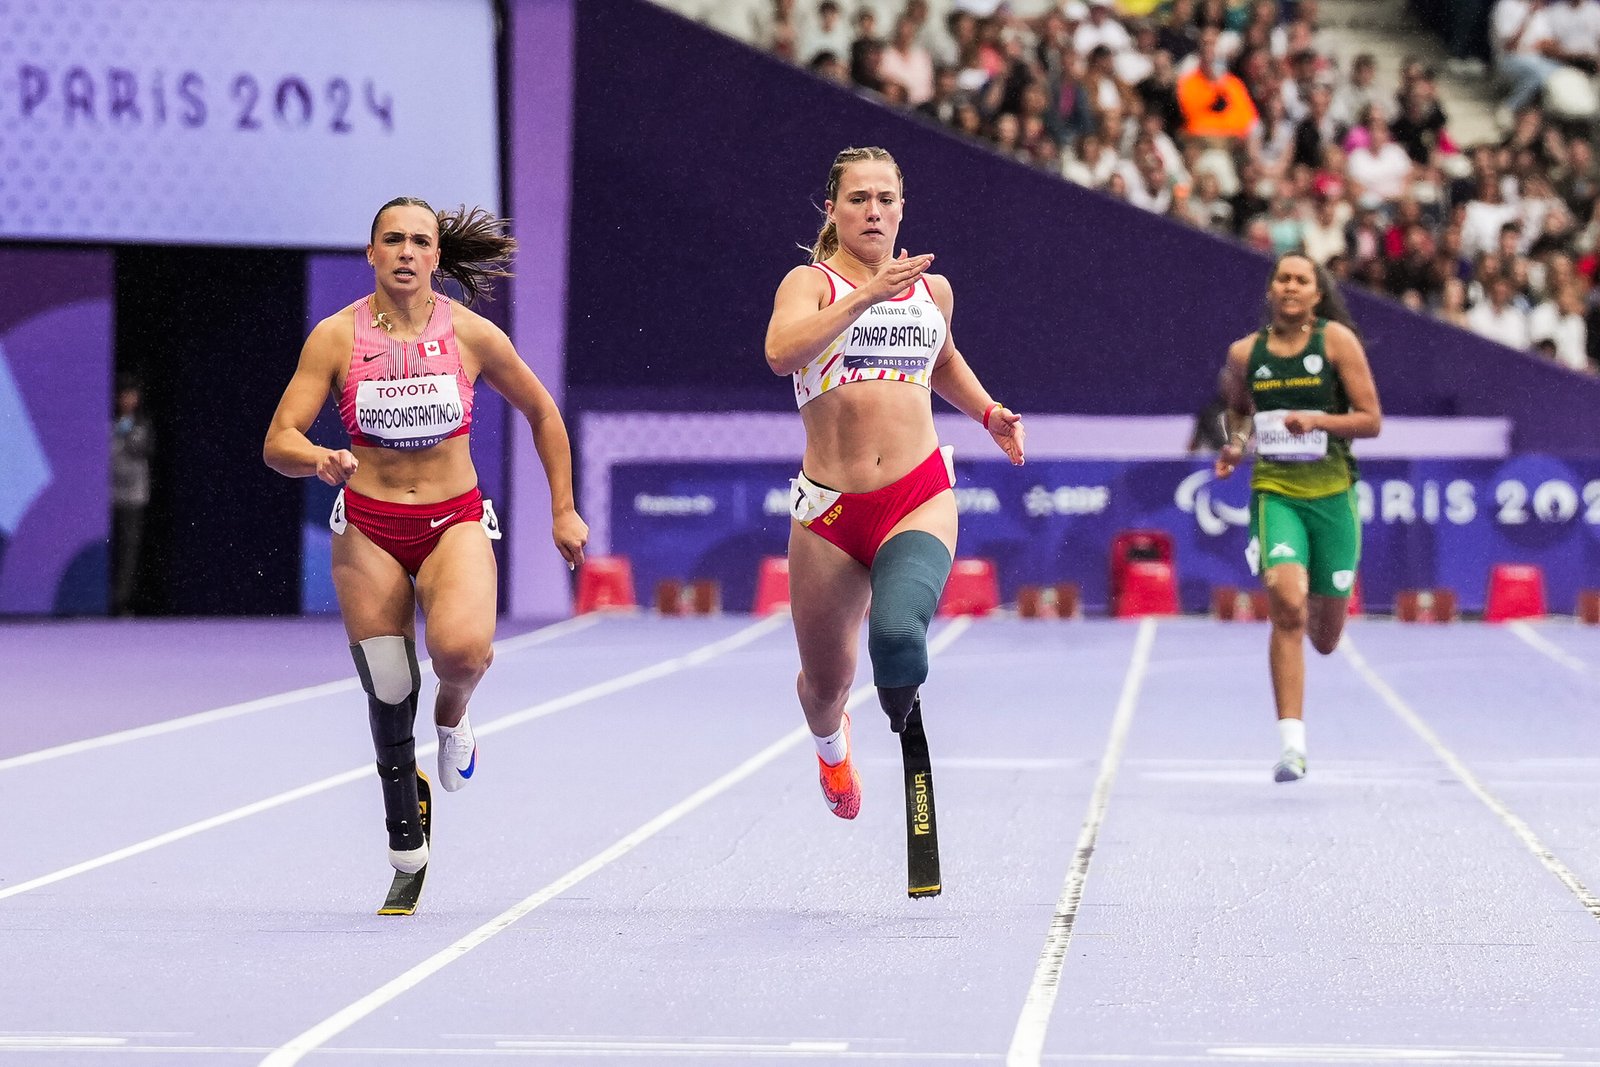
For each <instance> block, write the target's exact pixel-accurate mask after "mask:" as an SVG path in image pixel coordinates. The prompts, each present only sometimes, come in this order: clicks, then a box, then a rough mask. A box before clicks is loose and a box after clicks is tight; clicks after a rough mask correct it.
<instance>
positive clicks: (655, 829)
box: [260, 616, 972, 1067]
mask: <svg viewBox="0 0 1600 1067" xmlns="http://www.w3.org/2000/svg"><path fill="white" fill-rule="evenodd" d="M772 618H774V619H778V620H781V621H787V620H784V619H783V617H782V616H772ZM971 625H972V620H971V619H970V618H969V617H967V616H961V617H959V618H956V619H954V620H952V621H951V623H950V624H949V625H948V626H946V627H945V628H944V629H943V630H941V631H939V633H938V634H936V635H935V636H934V637H933V638H932V639H931V640H930V641H929V642H928V655H929V657H930V658H931V657H932V656H935V655H937V654H938V653H939V652H941V651H943V650H944V649H945V648H946V647H948V646H949V645H950V643H951V642H953V641H954V640H955V639H956V638H957V637H959V636H961V634H963V633H965V632H966V630H967V629H968V628H969V627H970V626H971ZM876 693H877V690H876V689H875V688H874V687H873V686H871V685H863V686H860V687H858V688H857V689H855V690H854V691H853V692H852V693H851V694H850V698H849V699H848V700H847V701H846V702H845V707H846V708H847V709H848V708H853V707H855V706H856V705H858V704H860V703H862V702H863V701H865V700H866V699H867V698H868V697H870V696H874V695H875V694H876ZM810 735H811V733H810V731H809V730H808V729H807V728H806V727H805V726H804V725H802V726H799V727H796V728H795V729H794V730H791V731H790V732H789V733H787V734H784V735H783V736H782V737H780V738H779V739H778V740H776V741H774V742H773V743H772V744H770V745H768V746H767V747H766V748H764V749H762V750H761V751H760V752H757V753H756V754H755V755H754V756H751V757H750V758H749V759H747V760H745V761H744V762H743V763H741V764H739V765H738V766H737V767H735V768H733V769H732V770H731V771H728V772H727V773H726V774H724V775H722V776H721V777H719V778H717V779H716V780H714V781H712V782H711V783H710V784H708V785H705V786H702V787H701V788H700V789H697V790H696V791H695V792H693V793H691V794H689V796H687V797H685V798H684V799H682V800H680V801H678V802H677V803H676V804H674V805H672V806H671V807H670V808H668V809H666V810H665V811H663V812H662V813H661V814H659V815H657V816H655V817H654V818H652V819H649V820H648V821H646V822H644V823H643V824H641V825H640V826H639V827H637V828H636V829H634V830H633V831H631V832H630V833H628V834H626V835H624V836H623V837H620V838H618V839H617V840H616V841H615V842H613V843H612V844H611V845H610V846H608V847H607V848H605V849H603V850H601V851H600V852H597V853H595V854H594V855H593V856H591V857H589V858H588V859H587V860H584V861H583V862H582V863H580V864H578V866H576V867H574V868H572V870H570V871H568V872H567V873H566V874H564V875H562V876H561V877H560V878H557V879H556V880H555V881H553V882H551V883H550V884H549V885H547V886H545V887H544V888H543V889H540V890H538V891H537V892H535V893H533V894H532V895H530V896H528V897H525V898H524V899H522V900H521V901H519V902H517V903H516V904H513V905H512V906H511V907H509V908H507V909H506V910H505V911H503V912H501V913H500V914H499V915H497V916H495V917H494V918H493V919H490V920H489V921H488V922H486V923H484V924H483V925H482V926H480V927H478V928H477V929H476V930H473V931H472V932H470V933H468V934H466V935H464V936H463V937H461V938H460V939H459V940H457V941H456V942H454V943H453V944H450V945H447V946H445V947H444V948H442V949H440V950H439V951H438V952H435V953H434V954H433V955H432V956H429V957H428V958H427V959H425V960H423V961H422V962H421V963H419V964H417V965H416V966H415V967H412V968H411V969H410V970H407V971H405V972H404V973H402V974H400V975H397V976H396V977H395V978H393V979H391V980H390V981H388V982H385V983H384V984H383V985H381V986H379V987H378V988H377V989H375V990H373V991H372V992H371V993H368V994H367V995H366V996H364V997H362V998H361V999H360V1000H357V1001H356V1002H355V1003H353V1004H351V1005H349V1006H348V1007H345V1008H342V1009H340V1010H339V1011H337V1012H335V1013H334V1014H332V1015H330V1016H328V1018H326V1019H324V1020H323V1021H322V1022H320V1023H317V1024H316V1025H315V1026H313V1027H311V1028H310V1029H308V1030H306V1031H305V1032H304V1033H302V1034H299V1035H298V1036H296V1037H294V1038H291V1039H290V1040H289V1041H288V1042H286V1043H285V1044H284V1045H282V1046H281V1047H279V1048H278V1049H276V1050H274V1051H273V1052H272V1053H271V1054H270V1055H268V1056H267V1057H266V1058H265V1059H263V1060H262V1061H261V1065H260V1067H292V1065H293V1064H296V1063H299V1062H300V1059H301V1057H303V1056H305V1055H306V1053H308V1052H312V1051H314V1050H316V1049H318V1048H321V1047H322V1046H323V1045H325V1044H327V1042H328V1041H330V1040H331V1039H333V1038H335V1037H337V1036H338V1035H339V1034H341V1033H343V1032H344V1031H345V1030H348V1029H349V1028H350V1027H352V1026H354V1025H355V1024H356V1023H358V1022H360V1021H361V1020H362V1019H364V1018H366V1017H367V1016H368V1015H371V1014H372V1013H373V1012H375V1011H377V1010H378V1009H379V1008H381V1007H383V1006H384V1005H385V1004H388V1003H389V1002H390V1001H392V1000H394V999H395V998H396V997H398V996H400V995H401V994H402V993H405V992H406V991H407V990H410V989H413V988H415V987H416V986H418V985H420V984H421V983H422V982H424V981H426V980H427V979H428V978H430V977H432V976H433V975H434V974H437V973H438V972H439V971H441V970H443V969H444V968H445V967H447V966H449V965H450V964H452V963H454V962H455V961H456V960H458V959H460V958H461V957H462V956H465V955H466V954H467V953H469V952H471V951H472V950H473V949H475V948H477V947H478V946H480V945H482V944H483V943H484V942H486V941H488V940H489V939H490V938H492V937H494V936H495V935H496V934H498V933H502V932H503V931H505V930H506V929H508V928H510V927H511V926H512V925H513V924H514V923H516V922H517V921H518V920H519V919H521V918H523V917H524V916H526V915H528V914H529V913H530V912H532V911H534V910H535V909H537V908H539V907H542V906H543V905H545V904H547V903H549V902H550V901H551V900H554V899H555V898H556V897H558V896H560V895H561V894H562V893H565V892H566V891H567V890H569V889H571V888H572V887H573V886H575V885H577V884H578V883H579V882H582V881H583V880H584V879H585V878H587V877H589V876H590V875H591V874H594V873H595V872H596V871H599V870H600V869H602V868H603V867H606V866H608V865H609V864H612V863H614V862H616V861H617V860H619V859H621V858H622V857H623V856H626V855H627V854H628V853H630V852H632V851H633V850H634V849H636V848H638V847H639V846H640V845H642V844H644V843H645V842H646V841H648V840H650V839H651V838H652V837H654V836H655V835H656V834H659V833H660V832H661V831H663V830H665V829H667V828H668V827H670V826H672V825H673V824H674V823H676V822H678V821H679V820H680V819H682V818H684V817H685V816H687V815H689V814H691V813H692V812H694V811H695V810H696V809H697V808H699V807H701V806H702V805H704V804H705V803H707V802H708V801H710V800H714V799H715V798H716V797H718V796H720V795H721V794H723V793H725V792H727V791H728V790H729V789H732V788H733V787H734V786H736V785H738V784H739V783H740V782H742V781H744V780H745V779H746V778H749V777H750V776H751V775H753V774H755V773H756V772H757V771H759V770H761V769H762V768H763V767H765V766H766V765H767V764H769V763H771V762H772V761H773V760H775V759H777V758H778V757H779V756H781V755H783V754H784V753H785V752H787V751H788V750H789V749H791V748H793V747H795V746H796V745H798V744H800V743H801V742H803V741H805V740H806V739H807V738H808V737H810Z"/></svg>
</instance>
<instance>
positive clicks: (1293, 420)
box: [1283, 411, 1322, 433]
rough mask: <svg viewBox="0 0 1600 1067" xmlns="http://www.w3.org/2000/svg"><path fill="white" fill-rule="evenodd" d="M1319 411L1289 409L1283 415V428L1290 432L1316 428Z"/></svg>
mask: <svg viewBox="0 0 1600 1067" xmlns="http://www.w3.org/2000/svg"><path fill="white" fill-rule="evenodd" d="M1321 414H1322V412H1320V411H1291V412H1289V414H1287V415H1285V416H1284V417H1283V428H1284V429H1285V430H1288V431H1289V432H1290V433H1310V432H1311V431H1312V430H1315V429H1316V428H1317V423H1316V420H1317V418H1318V417H1319V416H1320V415H1321Z"/></svg>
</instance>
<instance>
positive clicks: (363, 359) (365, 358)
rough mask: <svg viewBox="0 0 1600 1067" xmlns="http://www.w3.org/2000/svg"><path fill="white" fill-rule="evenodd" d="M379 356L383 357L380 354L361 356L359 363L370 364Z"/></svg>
mask: <svg viewBox="0 0 1600 1067" xmlns="http://www.w3.org/2000/svg"><path fill="white" fill-rule="evenodd" d="M381 355H383V353H382V352H374V353H372V355H370V356H362V357H361V362H363V363H371V362H372V361H373V360H375V359H377V358H378V357H379V356H381Z"/></svg>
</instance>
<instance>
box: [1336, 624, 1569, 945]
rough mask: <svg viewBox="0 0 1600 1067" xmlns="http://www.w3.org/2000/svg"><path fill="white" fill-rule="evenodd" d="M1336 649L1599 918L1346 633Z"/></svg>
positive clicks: (1528, 830)
mask: <svg viewBox="0 0 1600 1067" xmlns="http://www.w3.org/2000/svg"><path fill="white" fill-rule="evenodd" d="M1339 647H1340V648H1341V649H1342V650H1343V651H1344V654H1345V656H1346V658H1348V659H1349V660H1350V663H1351V664H1352V665H1353V666H1354V667H1355V669H1356V673H1357V674H1359V675H1361V677H1362V678H1363V679H1364V680H1365V681H1366V683H1367V684H1368V685H1369V686H1371V687H1372V688H1373V690H1374V691H1375V692H1376V693H1377V694H1378V696H1379V697H1381V698H1382V699H1383V702H1384V703H1385V704H1387V705H1389V710H1390V711H1392V712H1394V713H1395V714H1396V715H1398V716H1399V717H1400V721H1402V722H1404V723H1405V724H1406V725H1407V726H1409V727H1411V729H1412V732H1414V733H1415V734H1416V735H1417V736H1418V737H1420V738H1422V740H1423V741H1424V742H1425V743H1426V744H1427V745H1428V747H1429V748H1431V749H1433V751H1434V754H1435V755H1437V756H1438V757H1439V758H1440V759H1441V760H1443V761H1444V765H1445V766H1446V767H1449V768H1450V773H1452V774H1454V775H1455V776H1456V777H1457V778H1459V779H1461V782H1462V784H1463V785H1465V786H1466V787H1467V788H1468V789H1469V790H1471V791H1472V794H1473V795H1474V796H1476V797H1477V798H1478V799H1479V800H1481V801H1483V803H1484V805H1485V806H1486V807H1488V809H1489V810H1490V811H1492V812H1494V813H1495V814H1496V815H1497V816H1499V817H1500V821H1501V822H1503V823H1505V824H1506V826H1508V827H1509V828H1510V829H1511V832H1512V833H1514V834H1516V835H1517V839H1518V840H1520V841H1521V842H1522V843H1523V844H1524V845H1526V846H1527V848H1528V851H1529V852H1532V853H1533V854H1534V856H1535V857H1536V858H1537V859H1538V860H1539V862H1540V863H1542V864H1544V865H1545V868H1546V869H1547V870H1548V871H1549V872H1550V873H1551V874H1553V875H1555V876H1556V877H1557V878H1559V879H1560V880H1561V884H1562V885H1564V886H1566V887H1567V888H1568V889H1569V890H1571V891H1572V895H1573V896H1575V897H1577V898H1578V903H1579V904H1582V905H1583V907H1584V909H1585V910H1586V911H1588V913H1589V914H1590V915H1592V916H1594V917H1595V918H1596V919H1600V897H1596V896H1595V895H1594V894H1593V893H1591V892H1589V889H1588V887H1587V886H1585V885H1584V884H1583V882H1581V881H1580V880H1579V879H1578V876H1577V875H1576V874H1574V873H1572V869H1571V868H1569V867H1568V866H1567V865H1566V864H1565V863H1562V862H1561V861H1560V860H1559V859H1557V858H1556V855H1555V853H1553V852H1551V851H1550V849H1549V848H1547V847H1545V843H1544V842H1543V841H1541V840H1539V835H1538V834H1535V833H1534V832H1533V828H1532V827H1530V826H1529V825H1528V824H1527V823H1525V822H1523V821H1522V818H1521V817H1520V816H1518V815H1517V814H1516V813H1515V812H1513V811H1512V810H1511V809H1510V808H1508V807H1506V806H1505V805H1504V804H1503V803H1501V802H1500V799H1499V798H1498V797H1496V796H1495V795H1494V794H1493V793H1491V792H1489V790H1488V789H1487V788H1486V787H1485V786H1484V784H1483V783H1482V782H1481V781H1479V779H1478V776H1477V775H1475V774H1473V773H1472V771H1471V769H1469V768H1468V767H1467V765H1466V764H1465V763H1463V762H1462V761H1461V759H1460V758H1459V757H1457V756H1456V754H1455V753H1454V752H1452V751H1451V750H1450V748H1449V747H1448V746H1447V745H1446V744H1445V743H1444V741H1443V740H1441V739H1440V737H1439V735H1438V734H1436V733H1434V732H1433V729H1432V727H1430V726H1429V725H1428V724H1427V723H1425V722H1423V721H1422V717H1421V716H1420V715H1418V714H1417V713H1416V712H1415V711H1414V710H1412V708H1411V705H1410V704H1407V703H1406V701H1405V700H1404V698H1402V697H1401V696H1400V694H1399V693H1396V692H1395V691H1394V690H1393V689H1392V688H1390V687H1389V683H1388V682H1385V681H1384V680H1383V679H1382V678H1381V677H1379V676H1378V672H1377V671H1375V670H1373V669H1372V667H1371V666H1370V665H1369V664H1368V663H1367V660H1366V657H1365V656H1363V655H1362V654H1361V652H1360V650H1358V649H1357V648H1356V647H1355V644H1354V642H1352V641H1351V640H1350V635H1349V634H1348V633H1346V634H1345V635H1344V640H1343V641H1341V642H1340V645H1339Z"/></svg>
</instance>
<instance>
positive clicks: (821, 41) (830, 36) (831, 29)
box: [795, 0, 855, 66]
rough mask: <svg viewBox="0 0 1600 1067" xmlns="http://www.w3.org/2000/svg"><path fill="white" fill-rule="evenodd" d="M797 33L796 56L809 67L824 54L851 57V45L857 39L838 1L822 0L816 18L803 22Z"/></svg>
mask: <svg viewBox="0 0 1600 1067" xmlns="http://www.w3.org/2000/svg"><path fill="white" fill-rule="evenodd" d="M797 33H798V35H797V39H796V41H795V54H796V56H797V57H798V58H799V61H800V62H801V63H804V64H805V65H807V66H811V65H812V62H813V61H814V60H815V59H816V58H817V56H818V55H819V54H821V53H823V52H830V53H832V54H833V56H834V57H835V58H843V57H844V56H847V55H849V54H850V43H851V42H852V41H853V40H854V39H855V38H854V37H853V36H852V35H851V33H850V26H849V24H848V23H846V22H845V20H844V13H843V12H842V11H841V10H840V9H839V4H838V3H837V0H822V2H821V3H820V4H818V5H817V16H816V18H814V19H811V20H809V21H808V22H803V23H802V24H801V25H800V27H799V29H798V31H797Z"/></svg>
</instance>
